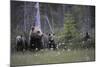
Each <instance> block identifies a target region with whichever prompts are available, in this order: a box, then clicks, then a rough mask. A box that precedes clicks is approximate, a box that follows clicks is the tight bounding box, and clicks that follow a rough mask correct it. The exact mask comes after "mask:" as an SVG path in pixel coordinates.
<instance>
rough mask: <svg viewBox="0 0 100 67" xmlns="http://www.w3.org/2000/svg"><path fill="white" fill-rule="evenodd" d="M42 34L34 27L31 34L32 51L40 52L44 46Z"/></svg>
mask: <svg viewBox="0 0 100 67" xmlns="http://www.w3.org/2000/svg"><path fill="white" fill-rule="evenodd" d="M42 36H43V34H42V32H41V30H40V28H39V27H35V26H32V27H31V30H30V33H29V44H30V50H36V49H38V50H40V49H42V48H43V46H42Z"/></svg>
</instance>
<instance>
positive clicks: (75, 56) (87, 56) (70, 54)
mask: <svg viewBox="0 0 100 67" xmlns="http://www.w3.org/2000/svg"><path fill="white" fill-rule="evenodd" d="M94 60H95V50H94V49H82V50H80V49H77V50H71V51H70V50H55V51H53V50H46V51H44V50H43V51H38V52H28V51H27V52H25V53H22V52H17V53H14V54H12V55H11V65H36V64H51V63H69V62H81V61H94Z"/></svg>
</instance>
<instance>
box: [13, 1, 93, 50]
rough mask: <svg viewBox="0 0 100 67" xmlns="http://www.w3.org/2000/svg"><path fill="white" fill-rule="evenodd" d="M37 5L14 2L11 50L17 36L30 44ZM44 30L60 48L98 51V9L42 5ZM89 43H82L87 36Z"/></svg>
mask: <svg viewBox="0 0 100 67" xmlns="http://www.w3.org/2000/svg"><path fill="white" fill-rule="evenodd" d="M35 4H36V3H35V2H21V1H20V2H19V1H11V48H12V49H13V48H14V45H15V42H16V36H17V35H23V36H25V37H26V39H27V40H28V37H29V31H30V29H31V26H32V25H33V24H34V21H35V19H34V18H35V17H34V16H35V14H36V10H35V8H34V6H35ZM39 8H40V21H41V29H42V32H44V33H51V32H53V33H54V34H55V41H56V43H57V44H58V45H59V48H64V49H67V48H70V49H76V48H84V47H85V48H86V47H87V48H91V47H93V48H94V47H95V7H94V6H86V5H71V4H56V3H39ZM86 32H87V33H88V34H89V36H90V40H89V41H86V42H83V39H84V36H85V35H86V34H85V33H86Z"/></svg>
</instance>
